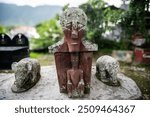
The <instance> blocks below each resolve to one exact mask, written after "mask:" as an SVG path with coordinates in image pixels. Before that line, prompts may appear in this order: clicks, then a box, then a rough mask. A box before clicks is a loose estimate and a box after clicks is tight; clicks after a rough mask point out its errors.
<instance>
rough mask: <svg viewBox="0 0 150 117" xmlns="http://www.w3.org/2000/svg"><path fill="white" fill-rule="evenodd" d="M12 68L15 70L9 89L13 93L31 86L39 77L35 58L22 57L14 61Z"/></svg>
mask: <svg viewBox="0 0 150 117" xmlns="http://www.w3.org/2000/svg"><path fill="white" fill-rule="evenodd" d="M12 70H13V71H14V72H15V82H14V84H13V85H12V88H11V89H12V91H13V92H15V93H20V92H24V91H26V90H28V89H30V88H32V87H33V86H34V85H35V84H36V83H37V82H38V80H39V79H40V77H41V75H40V64H39V62H38V60H36V59H31V58H24V59H22V60H20V61H19V62H14V63H13V64H12Z"/></svg>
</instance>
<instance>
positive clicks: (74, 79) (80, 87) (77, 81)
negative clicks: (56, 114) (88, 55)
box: [67, 53, 84, 97]
mask: <svg viewBox="0 0 150 117" xmlns="http://www.w3.org/2000/svg"><path fill="white" fill-rule="evenodd" d="M71 63H72V68H71V69H69V70H67V92H68V97H83V96H84V80H83V70H82V69H79V67H78V65H79V57H78V53H72V54H71Z"/></svg>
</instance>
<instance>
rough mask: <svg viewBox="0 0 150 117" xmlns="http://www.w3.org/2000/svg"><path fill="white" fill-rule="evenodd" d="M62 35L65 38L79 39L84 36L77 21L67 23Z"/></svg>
mask: <svg viewBox="0 0 150 117" xmlns="http://www.w3.org/2000/svg"><path fill="white" fill-rule="evenodd" d="M64 35H65V37H66V39H74V40H77V39H78V40H81V39H82V38H83V36H84V30H83V29H82V24H80V23H79V22H70V23H68V25H67V27H66V29H64Z"/></svg>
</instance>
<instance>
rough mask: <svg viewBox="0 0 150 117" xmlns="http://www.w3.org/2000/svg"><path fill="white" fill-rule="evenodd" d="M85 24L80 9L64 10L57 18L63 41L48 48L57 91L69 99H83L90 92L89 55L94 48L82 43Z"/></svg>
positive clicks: (84, 16)
mask: <svg viewBox="0 0 150 117" xmlns="http://www.w3.org/2000/svg"><path fill="white" fill-rule="evenodd" d="M86 23H87V17H86V15H85V13H84V11H83V10H82V9H80V8H76V7H72V8H68V9H67V10H65V11H64V12H63V13H62V15H61V16H60V24H61V26H62V29H63V32H64V41H60V42H58V43H56V44H54V45H52V46H50V47H49V51H50V52H54V55H55V62H56V69H57V76H58V82H59V88H60V92H61V93H62V92H63V93H64V92H65V93H68V96H69V97H83V95H84V94H87V93H89V92H90V82H91V66H92V52H93V51H96V50H97V46H96V44H91V43H88V42H83V37H84V32H85V27H86ZM87 45H90V46H87Z"/></svg>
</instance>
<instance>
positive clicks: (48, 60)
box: [30, 52, 55, 66]
mask: <svg viewBox="0 0 150 117" xmlns="http://www.w3.org/2000/svg"><path fill="white" fill-rule="evenodd" d="M30 57H31V58H36V59H38V60H39V62H40V65H41V66H48V65H53V64H55V62H54V55H53V54H49V53H36V52H31V53H30Z"/></svg>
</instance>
